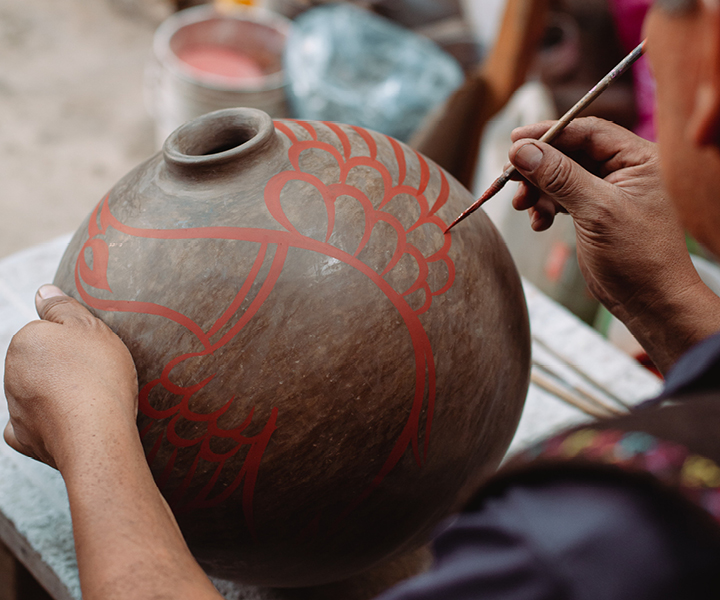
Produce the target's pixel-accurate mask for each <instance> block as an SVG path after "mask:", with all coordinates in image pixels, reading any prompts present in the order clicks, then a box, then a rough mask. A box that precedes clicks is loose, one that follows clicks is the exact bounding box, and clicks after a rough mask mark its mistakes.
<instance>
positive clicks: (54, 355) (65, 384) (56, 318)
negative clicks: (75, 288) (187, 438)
mask: <svg viewBox="0 0 720 600" xmlns="http://www.w3.org/2000/svg"><path fill="white" fill-rule="evenodd" d="M35 304H36V306H37V311H38V314H39V315H40V318H41V319H42V321H33V322H32V323H30V324H28V325H26V326H25V327H24V328H23V329H21V330H20V332H19V333H17V335H15V337H14V338H13V340H12V342H11V344H10V347H9V349H8V353H7V358H6V360H5V395H6V397H7V400H8V408H9V411H10V421H9V422H8V425H7V427H6V429H5V440H6V441H7V443H8V444H9V445H10V446H12V447H13V448H15V449H16V450H18V451H19V452H22V453H23V454H27V455H28V456H31V457H33V458H36V459H38V460H41V461H43V462H45V463H47V464H49V465H51V466H54V467H56V466H58V464H59V463H60V462H61V461H62V460H67V459H70V458H71V456H72V454H73V453H74V452H76V450H78V444H80V443H84V442H85V441H86V440H87V439H88V436H92V435H94V434H101V433H102V430H103V428H104V427H106V426H107V424H108V421H109V420H112V421H113V423H114V426H115V427H117V426H120V424H121V423H122V425H123V426H124V427H128V426H130V427H132V428H134V427H135V419H136V415H137V377H136V375H135V365H134V364H133V361H132V357H131V356H130V352H128V350H127V348H126V347H125V345H124V344H123V343H122V342H121V341H120V338H118V337H117V336H116V335H115V334H114V333H113V332H112V331H111V330H110V328H109V327H107V325H105V324H104V323H103V322H102V321H100V320H99V319H97V318H95V317H94V316H93V315H92V314H90V312H88V310H87V309H86V308H84V307H83V306H82V305H81V304H79V303H78V302H77V301H76V300H73V299H72V298H70V297H69V296H66V295H65V294H63V293H62V291H61V290H60V289H59V288H57V287H55V286H51V285H46V286H43V287H41V288H40V290H39V291H38V293H37V295H36V297H35Z"/></svg>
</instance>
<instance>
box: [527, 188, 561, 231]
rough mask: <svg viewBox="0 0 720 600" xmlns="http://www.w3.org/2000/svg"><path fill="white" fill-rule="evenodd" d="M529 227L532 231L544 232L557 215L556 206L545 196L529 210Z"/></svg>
mask: <svg viewBox="0 0 720 600" xmlns="http://www.w3.org/2000/svg"><path fill="white" fill-rule="evenodd" d="M529 212H530V226H531V227H532V229H533V231H538V232H539V231H546V230H547V229H550V227H552V224H553V223H554V222H555V215H556V214H557V205H556V204H555V203H554V202H553V201H552V200H550V198H548V197H547V196H543V197H541V198H540V199H539V200H538V202H537V203H536V204H535V206H533V207H532V209H530V211H529Z"/></svg>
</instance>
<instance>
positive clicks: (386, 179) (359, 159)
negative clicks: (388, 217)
mask: <svg viewBox="0 0 720 600" xmlns="http://www.w3.org/2000/svg"><path fill="white" fill-rule="evenodd" d="M358 166H361V167H369V168H371V169H374V170H375V171H377V172H378V173H379V174H380V177H381V178H382V180H383V186H384V187H385V194H383V200H381V202H380V205H379V207H378V208H382V206H383V204H385V203H386V201H385V197H386V195H387V193H388V191H389V190H391V189H392V176H391V175H390V171H388V170H387V168H386V167H385V165H383V164H382V163H380V162H378V161H376V160H375V159H373V158H369V157H367V156H354V157H353V158H351V159H350V160H348V161H347V162H346V163H345V166H344V167H342V169H341V170H340V182H341V183H346V181H347V177H348V174H349V173H350V171H351V170H352V169H354V168H355V167H358Z"/></svg>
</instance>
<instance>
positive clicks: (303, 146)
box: [288, 140, 345, 173]
mask: <svg viewBox="0 0 720 600" xmlns="http://www.w3.org/2000/svg"><path fill="white" fill-rule="evenodd" d="M306 150H322V151H323V152H327V153H328V154H330V155H331V156H332V157H333V158H334V159H335V160H336V161H337V164H338V167H341V166H342V164H343V163H344V162H345V161H344V159H343V157H342V156H341V155H340V153H339V152H338V151H337V149H336V148H335V146H333V145H332V144H328V143H326V142H316V141H311V140H307V141H305V142H298V143H297V144H293V145H292V146H291V147H290V150H288V159H289V160H290V164H291V165H292V166H293V167H294V168H295V170H296V171H299V172H301V173H304V172H305V171H302V170H301V169H300V155H301V154H302V153H303V152H305V151H306ZM290 172H292V171H290Z"/></svg>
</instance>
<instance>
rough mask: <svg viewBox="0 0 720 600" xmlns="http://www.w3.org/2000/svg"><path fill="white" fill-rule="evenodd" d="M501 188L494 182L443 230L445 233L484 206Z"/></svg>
mask: <svg viewBox="0 0 720 600" xmlns="http://www.w3.org/2000/svg"><path fill="white" fill-rule="evenodd" d="M502 188H503V186H502V185H500V184H499V183H498V181H495V182H494V183H493V184H492V185H491V186H490V187H489V188H488V189H487V190H486V191H485V193H484V194H483V195H482V196H480V198H478V200H477V201H476V202H474V203H473V204H471V205H470V206H469V207H468V208H467V209H465V210H464V211H463V212H462V213H461V214H460V216H459V217H458V218H457V219H455V220H454V221H453V222H452V223H450V225H449V226H448V228H447V229H446V230H445V233H449V232H450V230H451V229H452V228H453V227H455V225H457V224H458V223H459V222H460V221H462V220H464V219H466V218H467V217H469V216H470V215H471V214H472V213H474V212H475V211H476V210H477V209H478V208H480V207H481V206H482V205H483V204H485V203H486V202H487V201H488V200H490V198H492V197H493V196H494V195H495V194H497V193H498V192H499V191H500V190H501V189H502Z"/></svg>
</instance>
